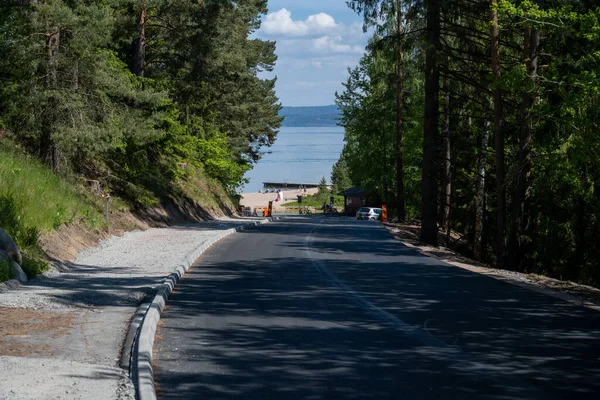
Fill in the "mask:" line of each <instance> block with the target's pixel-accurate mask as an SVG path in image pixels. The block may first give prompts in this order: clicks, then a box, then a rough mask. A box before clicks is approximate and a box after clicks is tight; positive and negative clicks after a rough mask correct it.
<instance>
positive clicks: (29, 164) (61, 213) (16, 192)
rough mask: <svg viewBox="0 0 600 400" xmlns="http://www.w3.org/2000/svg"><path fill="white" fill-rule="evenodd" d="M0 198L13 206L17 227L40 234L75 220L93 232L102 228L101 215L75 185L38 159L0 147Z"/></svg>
mask: <svg viewBox="0 0 600 400" xmlns="http://www.w3.org/2000/svg"><path fill="white" fill-rule="evenodd" d="M0 146H1V145H0ZM0 198H3V199H5V200H4V202H5V203H6V202H12V203H13V204H14V213H15V215H14V217H15V218H16V220H17V221H18V224H19V225H21V226H22V227H26V228H34V229H37V230H38V231H39V232H49V231H52V230H54V229H56V228H58V227H59V226H60V225H61V224H63V223H65V222H72V221H74V220H79V221H84V223H86V225H88V226H90V227H94V228H97V227H100V226H101V224H102V214H101V212H100V211H99V210H98V209H97V208H96V206H94V204H92V203H91V202H90V201H87V200H86V199H85V198H84V197H83V196H82V194H81V193H78V192H77V190H76V188H75V187H74V185H72V184H69V183H68V182H66V181H65V180H64V179H62V178H61V177H59V176H58V175H56V174H54V173H52V171H50V170H49V169H48V168H46V167H45V166H44V165H42V164H41V163H40V162H38V161H37V159H35V158H33V157H31V156H25V155H19V154H15V153H14V152H13V151H11V150H8V149H6V148H3V147H0ZM6 207H8V206H6ZM0 218H2V217H1V216H0ZM7 222H10V221H3V220H1V219H0V224H2V223H7Z"/></svg>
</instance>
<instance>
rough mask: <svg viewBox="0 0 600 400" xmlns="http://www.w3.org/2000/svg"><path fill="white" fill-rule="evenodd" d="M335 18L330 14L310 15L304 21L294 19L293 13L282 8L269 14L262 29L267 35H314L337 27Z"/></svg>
mask: <svg viewBox="0 0 600 400" xmlns="http://www.w3.org/2000/svg"><path fill="white" fill-rule="evenodd" d="M337 27H338V24H336V22H335V19H333V17H332V16H331V15H329V14H325V13H318V14H314V15H310V16H309V17H308V18H307V19H306V20H304V21H294V20H293V19H292V13H291V12H289V11H288V10H286V9H285V8H282V9H281V10H279V11H275V12H273V13H269V14H267V17H266V18H265V20H264V21H263V23H262V27H261V31H262V32H263V33H264V34H267V35H285V36H312V35H315V34H323V33H325V32H328V31H331V30H335V29H337Z"/></svg>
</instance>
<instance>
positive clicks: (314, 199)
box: [283, 195, 344, 208]
mask: <svg viewBox="0 0 600 400" xmlns="http://www.w3.org/2000/svg"><path fill="white" fill-rule="evenodd" d="M329 197H330V196H329V195H327V196H317V195H313V196H311V195H308V196H304V197H303V198H302V203H300V204H299V203H298V202H297V201H293V202H290V203H285V204H284V205H283V207H298V206H303V207H316V208H321V207H322V206H323V202H324V201H325V202H326V203H327V204H329ZM334 198H335V200H334V203H333V205H334V207H338V208H339V207H344V197H343V196H334Z"/></svg>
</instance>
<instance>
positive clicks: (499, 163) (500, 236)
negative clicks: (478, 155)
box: [490, 0, 506, 267]
mask: <svg viewBox="0 0 600 400" xmlns="http://www.w3.org/2000/svg"><path fill="white" fill-rule="evenodd" d="M497 3H498V1H497V0H490V5H491V7H490V19H491V25H490V32H491V42H492V74H493V83H492V86H493V92H494V95H493V101H494V138H495V144H496V146H495V147H496V265H497V266H498V267H503V266H504V257H505V243H504V242H505V240H506V239H505V232H506V194H505V192H506V189H505V182H504V134H503V132H502V92H501V91H500V88H498V87H496V85H497V82H498V79H499V78H500V45H499V42H498V39H499V29H498V11H497V9H496V6H497Z"/></svg>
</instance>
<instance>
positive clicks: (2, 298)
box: [0, 219, 253, 400]
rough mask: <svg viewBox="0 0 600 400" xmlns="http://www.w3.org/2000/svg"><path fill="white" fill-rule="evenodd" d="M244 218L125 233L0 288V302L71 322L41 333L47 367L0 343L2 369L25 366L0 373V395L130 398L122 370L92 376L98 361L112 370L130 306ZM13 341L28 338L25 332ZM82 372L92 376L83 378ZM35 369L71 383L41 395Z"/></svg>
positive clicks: (12, 397) (130, 309)
mask: <svg viewBox="0 0 600 400" xmlns="http://www.w3.org/2000/svg"><path fill="white" fill-rule="evenodd" d="M249 222H253V221H248V220H247V219H221V220H219V221H212V222H204V223H196V224H185V225H178V226H174V227H169V228H158V229H148V230H146V231H143V232H141V231H134V232H129V233H126V234H125V235H124V236H122V237H112V238H110V239H108V240H106V241H104V242H102V243H101V244H100V245H99V246H98V247H96V248H94V249H90V250H87V251H84V252H81V253H80V254H79V256H78V257H77V259H76V260H75V261H73V262H72V263H70V264H69V265H68V267H67V269H66V270H65V271H63V272H58V271H57V270H52V271H50V272H49V273H47V274H44V276H41V277H39V278H36V279H33V280H32V281H30V282H29V283H28V284H26V285H23V286H20V287H18V288H16V289H10V290H3V291H1V292H0V307H4V308H9V309H10V308H12V309H24V308H25V309H35V310H48V311H51V310H56V311H60V310H62V309H64V310H71V311H73V315H74V317H73V319H74V324H73V327H72V328H71V329H70V331H69V332H67V333H66V334H65V333H64V332H62V333H61V334H57V333H56V332H47V334H46V335H45V340H47V343H45V345H48V346H50V351H51V353H52V355H53V357H52V360H54V362H53V363H52V368H48V367H46V365H50V364H48V363H36V362H31V360H27V359H25V358H20V357H1V356H6V355H8V354H2V349H0V371H2V370H5V371H6V370H7V368H9V367H10V369H13V368H14V369H17V370H18V368H19V367H17V366H16V364H19V363H22V365H23V368H26V369H27V371H28V373H27V374H16V375H15V374H8V373H7V374H0V399H4V398H6V399H8V398H10V399H16V400H19V399H46V398H52V397H54V396H57V397H56V398H59V397H60V398H61V399H79V398H102V399H113V398H114V399H117V398H118V399H122V398H129V397H131V396H133V394H132V386H131V385H130V384H129V383H128V382H125V383H124V382H123V376H122V375H121V374H115V373H100V374H99V373H98V372H97V371H98V366H102V367H106V368H108V369H109V370H110V369H113V368H117V369H118V364H119V359H120V354H121V346H122V344H123V340H124V337H125V334H126V332H127V327H128V323H129V320H130V318H131V317H132V315H133V314H134V313H135V311H136V308H137V306H138V305H139V304H140V302H141V300H142V299H143V298H144V297H146V296H147V295H148V294H152V293H154V290H155V288H156V287H157V286H158V285H159V284H160V283H162V281H163V280H164V278H165V277H166V276H168V275H169V274H170V273H171V272H172V271H173V270H174V268H175V267H176V266H177V265H180V264H183V263H185V262H190V261H193V260H189V257H190V255H191V254H193V253H194V250H195V249H197V248H198V247H200V246H202V245H203V244H204V243H205V242H207V241H208V240H210V239H211V238H213V237H215V236H216V235H218V234H220V233H221V232H222V231H224V230H227V229H231V228H236V227H238V226H242V225H246V224H248V223H249ZM34 322H35V321H34ZM15 340H19V341H23V343H24V345H26V344H27V339H26V338H25V339H23V338H15ZM31 340H35V341H36V345H39V344H40V343H39V342H40V340H43V339H40V337H38V336H36V337H33V338H32V339H31ZM73 363H85V365H88V368H87V369H86V368H81V371H82V372H81V373H79V374H71V372H72V370H73V368H74V365H79V364H73ZM61 365H63V368H62V369H61ZM77 368H79V367H77ZM115 370H116V369H115ZM86 371H87V372H89V373H90V374H92V375H93V378H94V379H90V378H92V377H91V376H86V374H87V373H86ZM38 375H40V376H42V375H43V376H45V377H46V378H44V379H46V380H47V379H49V380H52V381H54V379H57V380H65V379H67V380H68V379H71V380H72V387H71V388H70V390H67V391H65V392H61V393H60V394H59V393H58V392H56V393H54V392H53V396H52V397H48V396H47V393H45V392H44V385H30V384H28V383H30V382H31V377H32V376H38ZM87 375H89V374H87ZM100 382H102V384H103V385H108V386H110V387H111V388H113V389H114V390H108V389H103V390H102V392H98V391H97V388H96V389H94V385H98V384H100ZM61 385H62V384H59V385H58V386H56V388H58V389H57V390H59V389H60V388H62V387H63V386H61ZM98 387H99V386H98ZM9 388H10V389H9ZM17 389H18V390H17ZM59 391H60V390H59ZM94 393H95V395H93V394H94ZM109 393H114V395H109ZM90 396H91V397H90Z"/></svg>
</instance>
